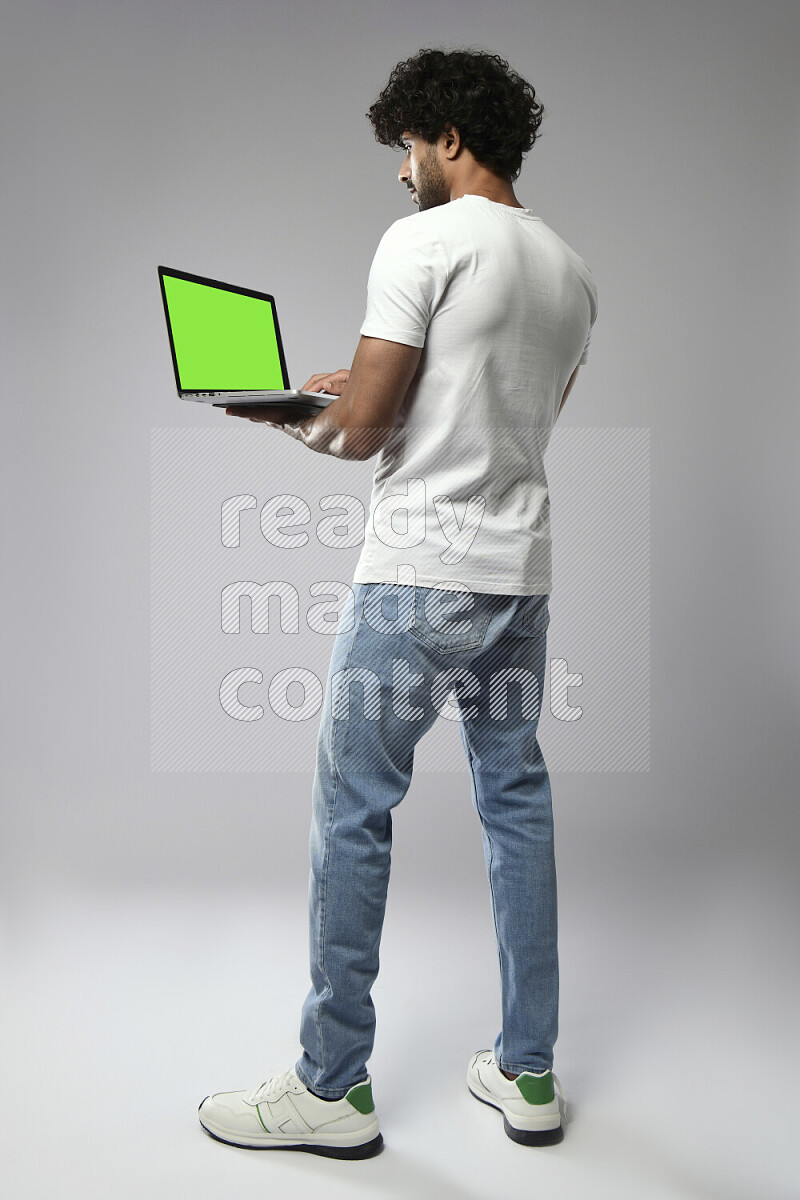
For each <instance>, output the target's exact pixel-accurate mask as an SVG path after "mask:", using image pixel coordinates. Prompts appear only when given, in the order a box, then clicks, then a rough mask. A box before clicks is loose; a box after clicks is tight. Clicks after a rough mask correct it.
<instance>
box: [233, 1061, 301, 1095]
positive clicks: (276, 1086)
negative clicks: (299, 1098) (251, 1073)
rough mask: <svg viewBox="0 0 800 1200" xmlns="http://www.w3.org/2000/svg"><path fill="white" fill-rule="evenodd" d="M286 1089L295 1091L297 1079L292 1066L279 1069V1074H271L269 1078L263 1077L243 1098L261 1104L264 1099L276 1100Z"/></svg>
mask: <svg viewBox="0 0 800 1200" xmlns="http://www.w3.org/2000/svg"><path fill="white" fill-rule="evenodd" d="M287 1091H297V1079H296V1077H295V1074H294V1068H293V1067H290V1068H289V1070H288V1071H281V1073H280V1075H272V1076H271V1077H270V1078H269V1079H265V1080H264V1082H263V1083H262V1084H260V1085H259V1086H258V1087H257V1088H254V1089H253V1091H252V1092H250V1094H249V1095H248V1096H245V1100H246V1101H247V1103H248V1104H261V1103H262V1101H264V1100H277V1099H279V1097H281V1096H282V1095H283V1094H284V1092H287Z"/></svg>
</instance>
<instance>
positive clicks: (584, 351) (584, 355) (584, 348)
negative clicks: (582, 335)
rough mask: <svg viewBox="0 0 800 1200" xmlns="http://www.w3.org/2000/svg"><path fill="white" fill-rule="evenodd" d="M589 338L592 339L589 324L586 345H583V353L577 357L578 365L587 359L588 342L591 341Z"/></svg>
mask: <svg viewBox="0 0 800 1200" xmlns="http://www.w3.org/2000/svg"><path fill="white" fill-rule="evenodd" d="M591 340H592V327H591V325H590V326H589V335H588V337H587V338H586V345H585V346H584V347H583V354H582V355H581V356H580V358H579V359H578V363H579V365H580V366H582V365H583V364H584V363H587V362H588V361H589V343H590V342H591ZM579 344H580V343H579Z"/></svg>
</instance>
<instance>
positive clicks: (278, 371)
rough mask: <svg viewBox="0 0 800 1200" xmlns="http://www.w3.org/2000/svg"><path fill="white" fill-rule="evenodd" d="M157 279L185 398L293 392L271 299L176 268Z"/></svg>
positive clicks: (160, 273)
mask: <svg viewBox="0 0 800 1200" xmlns="http://www.w3.org/2000/svg"><path fill="white" fill-rule="evenodd" d="M158 278H159V281H160V284H161V298H162V300H163V302H164V315H165V316H166V318H167V330H168V332H169V344H170V349H171V351H172V366H173V369H174V371H175V382H176V384H177V386H178V392H179V393H180V394H182V395H183V394H185V393H191V392H235V391H247V392H255V391H282V390H288V389H289V387H290V384H289V374H288V372H287V370H286V359H285V358H284V354H283V342H282V341H281V332H280V327H279V325H278V313H277V310H276V307H275V300H274V298H273V297H272V296H268V295H267V294H266V293H265V292H256V291H253V290H252V289H251V288H242V287H234V285H233V284H230V283H221V282H220V281H219V280H218V279H206V278H205V276H203V275H191V274H189V272H187V271H176V270H173V269H172V268H171V267H159V268H158Z"/></svg>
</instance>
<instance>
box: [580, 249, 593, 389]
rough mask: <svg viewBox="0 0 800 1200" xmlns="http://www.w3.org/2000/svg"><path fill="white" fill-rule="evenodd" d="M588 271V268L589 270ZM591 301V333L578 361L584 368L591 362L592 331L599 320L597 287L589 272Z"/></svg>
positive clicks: (587, 336)
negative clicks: (584, 365) (585, 364)
mask: <svg viewBox="0 0 800 1200" xmlns="http://www.w3.org/2000/svg"><path fill="white" fill-rule="evenodd" d="M587 270H588V268H587ZM589 299H590V316H589V321H590V324H589V332H588V334H587V335H586V345H585V346H584V347H583V354H582V355H581V356H580V358H579V359H578V365H579V366H583V364H584V363H586V362H588V361H589V345H590V343H591V340H592V330H593V329H594V323H595V321H596V320H597V285H596V284H595V282H594V279H593V278H592V273H591V271H589Z"/></svg>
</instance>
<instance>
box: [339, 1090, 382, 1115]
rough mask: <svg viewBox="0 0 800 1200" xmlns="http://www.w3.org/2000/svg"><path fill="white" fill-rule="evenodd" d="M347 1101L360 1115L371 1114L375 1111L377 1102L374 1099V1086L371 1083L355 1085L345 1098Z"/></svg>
mask: <svg viewBox="0 0 800 1200" xmlns="http://www.w3.org/2000/svg"><path fill="white" fill-rule="evenodd" d="M345 1100H349V1101H350V1103H351V1104H352V1106H353V1108H355V1109H356V1110H357V1111H358V1112H360V1113H371V1112H374V1111H375V1101H374V1100H373V1099H372V1084H371V1083H355V1084H353V1086H352V1087H351V1088H350V1091H349V1092H348V1093H347V1095H346V1096H345Z"/></svg>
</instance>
